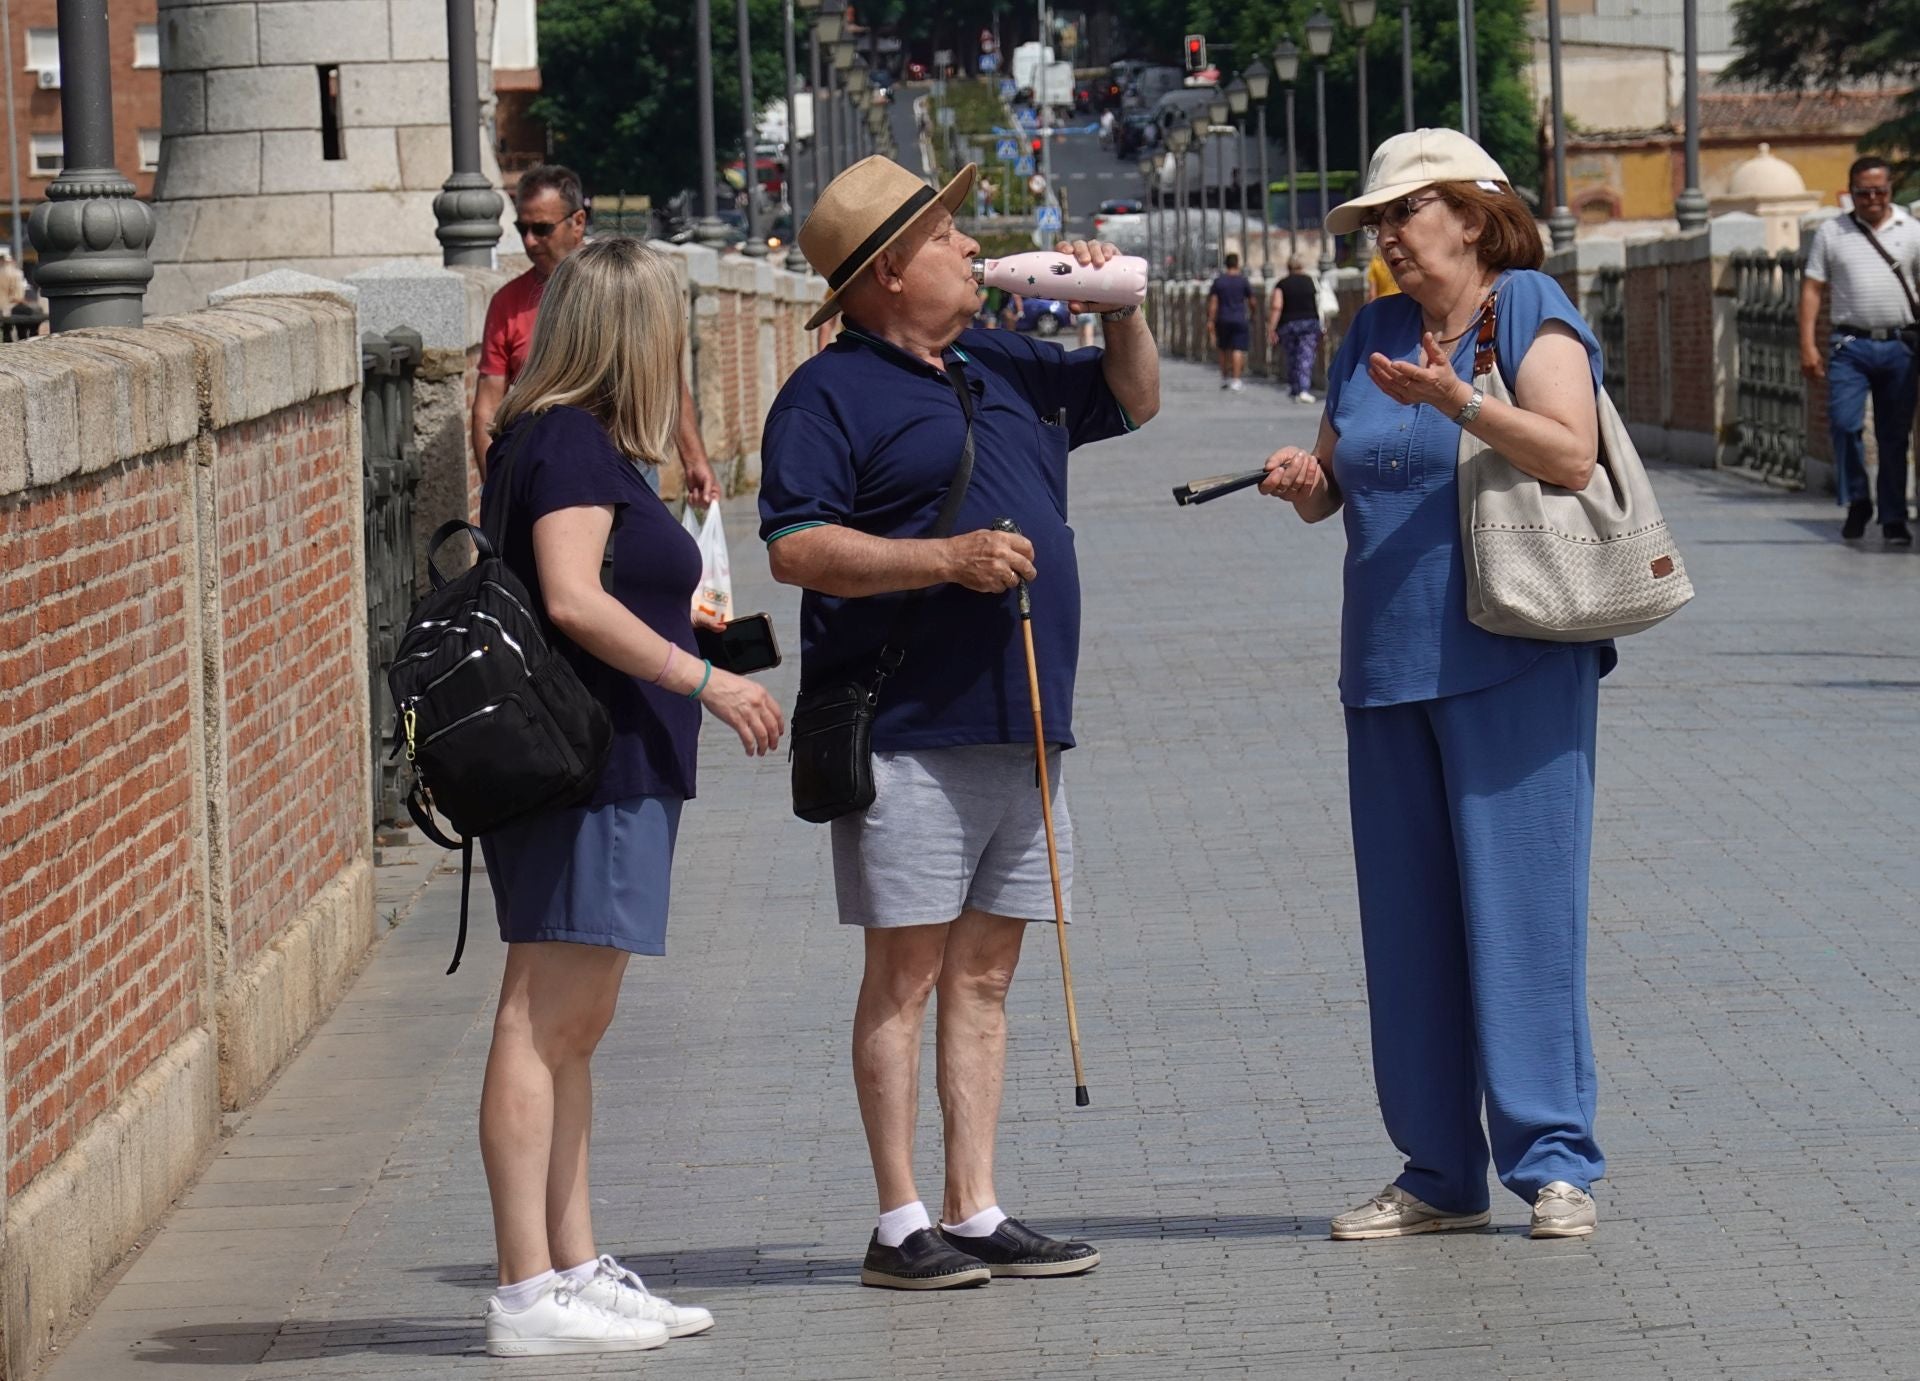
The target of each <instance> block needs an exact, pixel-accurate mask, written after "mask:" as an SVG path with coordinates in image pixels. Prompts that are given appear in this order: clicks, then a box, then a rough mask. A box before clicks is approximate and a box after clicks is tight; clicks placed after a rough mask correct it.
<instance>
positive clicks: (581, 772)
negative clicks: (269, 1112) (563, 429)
mask: <svg viewBox="0 0 1920 1381" xmlns="http://www.w3.org/2000/svg"><path fill="white" fill-rule="evenodd" d="M532 430H533V422H532V420H531V419H529V420H528V421H527V422H525V423H523V424H522V425H521V434H520V435H519V436H518V437H517V438H515V440H514V444H513V446H512V447H511V448H510V449H509V451H508V454H507V457H506V459H505V461H504V462H503V463H502V464H501V467H500V470H499V473H498V474H497V475H496V476H495V483H497V484H498V485H499V486H500V489H501V493H500V495H499V499H498V501H497V502H496V503H495V505H494V512H493V517H494V520H495V521H494V522H492V523H489V524H487V525H486V526H485V527H474V526H473V525H472V524H471V523H466V522H462V521H460V520H459V519H457V518H456V519H454V520H453V521H451V522H446V523H442V524H441V525H440V527H439V530H438V531H436V532H435V533H434V534H433V540H432V541H431V542H429V543H428V545H427V575H428V577H429V579H430V580H431V581H432V584H433V589H432V592H431V593H429V594H428V595H427V596H426V597H425V598H424V599H422V600H421V601H420V602H419V603H418V604H416V605H414V607H413V613H412V614H411V615H409V616H408V619H407V628H406V631H405V632H404V633H402V634H401V635H400V645H399V648H398V650H397V651H396V652H395V653H394V657H393V665H392V666H390V667H388V668H387V685H388V686H389V687H390V688H391V689H392V691H393V704H394V719H395V722H394V726H393V751H394V752H396V753H405V754H406V758H407V761H408V762H410V763H412V764H413V786H412V788H411V789H410V790H409V791H408V793H407V812H408V814H410V815H412V816H413V820H414V823H415V824H417V825H418V826H419V827H420V828H421V830H422V831H423V832H424V833H425V834H426V836H427V837H428V838H429V839H431V840H433V842H434V843H436V844H439V845H440V846H441V847H443V848H448V849H458V850H460V863H461V874H460V935H459V939H458V940H457V941H456V942H455V944H454V950H453V963H451V964H450V965H448V966H447V972H448V973H452V972H453V971H454V970H455V969H457V968H459V967H460V956H461V954H462V953H463V952H464V951H465V949H466V944H467V895H468V891H469V890H470V888H471V885H472V881H473V841H474V839H475V837H476V836H479V835H483V834H486V833H487V832H488V831H490V830H497V829H499V828H500V827H501V826H503V825H508V824H512V823H513V822H514V821H516V820H521V819H524V818H526V817H527V816H530V815H535V814H538V813H539V812H541V811H547V810H559V809H562V808H564V807H566V806H570V805H574V804H576V803H577V802H579V801H581V800H583V799H585V798H586V797H587V796H588V795H590V794H591V793H592V791H593V788H594V785H595V783H597V782H598V781H599V779H600V769H601V767H602V766H603V765H604V764H605V762H606V759H607V749H608V747H609V746H610V745H611V743H612V740H613V729H612V725H611V723H610V721H609V720H608V718H607V712H606V709H605V707H603V706H602V705H601V704H600V702H599V701H598V700H596V699H595V698H594V697H593V695H592V694H590V693H589V692H588V690H587V688H586V686H585V685H584V684H582V682H581V680H580V676H579V673H577V672H576V671H575V670H574V669H573V665H572V664H571V663H570V662H568V661H567V659H566V658H565V657H564V656H562V655H560V654H559V653H558V652H555V651H554V650H553V649H552V648H551V647H549V646H548V643H547V621H546V618H545V614H544V611H539V610H536V609H535V608H534V607H533V600H532V598H531V597H530V596H529V595H528V594H527V589H526V586H524V585H523V584H521V583H520V578H519V577H518V576H516V575H515V574H514V573H513V572H512V571H511V570H510V569H508V567H507V563H506V561H505V560H504V559H503V558H502V557H501V554H500V553H501V551H502V549H503V548H504V547H505V546H506V529H507V515H508V513H509V511H510V509H511V507H512V503H513V489H512V483H513V461H514V457H515V455H517V454H518V453H519V451H520V449H521V447H522V446H524V445H525V443H526V439H527V436H528V435H529V434H530V433H531V432H532ZM463 532H464V533H466V534H467V535H468V536H470V537H471V538H472V539H473V546H474V550H475V552H476V554H477V557H478V559H477V560H476V561H475V562H474V564H473V566H472V568H471V569H469V570H467V571H466V572H464V573H463V574H461V575H458V576H455V577H454V578H452V579H451V580H449V579H448V578H447V577H446V576H444V575H442V574H441V573H440V570H439V568H438V567H436V566H435V565H434V563H433V558H434V554H435V553H436V552H438V551H439V549H440V547H441V545H442V544H443V543H445V542H446V541H448V540H449V539H450V538H453V537H455V536H457V535H459V534H460V533H463ZM436 810H437V811H439V812H440V814H442V815H444V816H446V818H447V820H448V821H449V822H451V824H452V825H453V827H454V829H455V830H456V831H458V832H459V834H460V836H461V838H460V839H459V840H458V841H455V840H453V839H450V838H448V837H447V835H446V834H445V833H444V832H443V831H442V830H441V829H440V828H439V827H438V826H437V825H436V824H435V823H434V820H433V812H434V811H436Z"/></svg>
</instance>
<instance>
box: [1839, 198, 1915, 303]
mask: <svg viewBox="0 0 1920 1381" xmlns="http://www.w3.org/2000/svg"><path fill="white" fill-rule="evenodd" d="M1847 214H1848V215H1849V216H1851V217H1852V218H1853V223H1854V224H1855V225H1856V226H1858V227H1859V228H1860V233H1861V234H1862V235H1865V236H1866V237H1867V243H1868V244H1870V245H1872V246H1873V252H1874V253H1875V254H1878V255H1879V256H1880V257H1881V258H1882V259H1884V260H1886V263H1887V267H1888V268H1890V269H1892V270H1893V276H1894V279H1895V281H1896V282H1898V283H1899V284H1900V291H1901V292H1903V293H1905V294H1906V295H1907V311H1908V313H1909V314H1910V315H1911V316H1912V317H1913V319H1914V320H1915V321H1920V301H1916V300H1915V298H1914V295H1913V287H1912V285H1911V284H1909V283H1908V282H1907V275H1906V274H1904V273H1902V272H1901V271H1900V265H1899V263H1898V262H1897V261H1896V260H1895V259H1894V257H1893V256H1892V255H1891V254H1889V253H1887V247H1886V246H1885V245H1883V244H1881V243H1880V237H1879V236H1878V235H1876V234H1874V233H1873V227H1872V226H1870V225H1868V224H1867V223H1866V222H1865V221H1863V220H1861V219H1860V213H1859V212H1858V211H1849V212H1848V213H1847Z"/></svg>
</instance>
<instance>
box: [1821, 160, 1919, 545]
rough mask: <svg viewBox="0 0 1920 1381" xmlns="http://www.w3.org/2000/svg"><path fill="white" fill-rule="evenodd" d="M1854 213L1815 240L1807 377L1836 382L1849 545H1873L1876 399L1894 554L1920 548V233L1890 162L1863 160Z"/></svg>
mask: <svg viewBox="0 0 1920 1381" xmlns="http://www.w3.org/2000/svg"><path fill="white" fill-rule="evenodd" d="M1847 182H1848V191H1849V193H1850V195H1851V196H1852V198H1853V210H1852V211H1851V212H1848V213H1845V214H1842V215H1839V216H1835V217H1834V218H1833V219H1832V220H1830V221H1828V222H1826V223H1825V224H1824V225H1822V226H1821V227H1820V229H1819V230H1818V231H1817V232H1815V234H1814V237H1813V242H1812V243H1811V244H1810V245H1809V246H1808V247H1807V264H1806V269H1805V272H1804V273H1803V274H1802V276H1801V279H1800V372H1801V373H1803V374H1805V375H1806V376H1807V378H1809V379H1820V378H1825V379H1826V380H1827V425H1828V427H1829V429H1830V430H1831V433H1832V436H1833V470H1834V489H1835V492H1836V493H1837V495H1838V497H1839V501H1840V503H1841V504H1842V505H1843V506H1845V508H1846V510H1847V520H1846V523H1845V525H1844V526H1843V527H1842V528H1841V529H1840V535H1841V536H1843V537H1845V538H1847V539H1848V540H1849V541H1853V540H1857V539H1858V538H1860V537H1863V536H1865V535H1866V531H1867V523H1868V522H1869V521H1871V520H1872V518H1873V510H1874V498H1873V496H1872V494H1871V493H1870V491H1869V490H1868V487H1867V453H1866V437H1865V431H1866V410H1867V398H1868V397H1869V396H1871V397H1872V399H1873V430H1874V434H1875V439H1876V440H1877V441H1878V443H1879V453H1880V474H1879V480H1878V484H1877V485H1876V489H1877V491H1878V498H1879V506H1880V531H1881V533H1882V535H1883V536H1884V537H1885V539H1886V542H1887V544H1888V545H1889V546H1896V547H1908V546H1912V545H1913V532H1912V530H1911V529H1910V528H1909V527H1908V526H1907V445H1908V442H1909V440H1910V439H1911V437H1912V433H1913V415H1914V406H1915V401H1916V396H1917V395H1920V374H1916V368H1915V346H1916V333H1920V326H1916V324H1915V323H1916V321H1920V288H1917V287H1916V285H1917V284H1920V224H1916V223H1915V222H1914V220H1913V218H1912V217H1911V216H1909V215H1907V213H1906V212H1905V211H1902V210H1901V209H1900V208H1899V207H1897V206H1895V205H1894V204H1893V175H1892V172H1891V170H1890V169H1889V168H1888V167H1887V162H1886V160H1885V159H1883V158H1873V157H1867V158H1859V159H1856V160H1854V164H1853V167H1852V168H1851V169H1849V170H1848V174H1847ZM1829 291H1830V292H1831V293H1832V301H1831V315H1832V320H1833V331H1832V334H1831V336H1830V337H1829V340H1828V352H1827V353H1826V354H1825V355H1823V354H1822V353H1821V351H1820V348H1819V346H1818V344H1817V343H1816V340H1815V337H1816V335H1817V334H1818V322H1819V318H1820V299H1821V295H1822V293H1823V292H1829Z"/></svg>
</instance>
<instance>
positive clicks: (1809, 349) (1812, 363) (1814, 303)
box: [1800, 274, 1827, 379]
mask: <svg viewBox="0 0 1920 1381" xmlns="http://www.w3.org/2000/svg"><path fill="white" fill-rule="evenodd" d="M1826 286H1827V285H1826V284H1825V283H1822V282H1821V281H1820V280H1819V279H1818V278H1809V277H1807V276H1806V275H1805V274H1802V275H1801V276H1800V372H1801V373H1802V374H1804V375H1806V376H1807V377H1808V378H1809V379H1824V378H1826V377H1827V360H1826V357H1825V356H1824V355H1822V354H1821V353H1820V345H1819V342H1818V334H1819V330H1820V302H1821V298H1822V296H1823V294H1824V293H1825V291H1826Z"/></svg>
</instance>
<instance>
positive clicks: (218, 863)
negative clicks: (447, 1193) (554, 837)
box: [0, 300, 373, 1376]
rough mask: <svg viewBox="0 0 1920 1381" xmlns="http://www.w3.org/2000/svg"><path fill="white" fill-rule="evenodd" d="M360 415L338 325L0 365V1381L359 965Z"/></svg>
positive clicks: (363, 900) (287, 305)
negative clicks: (0, 1093)
mask: <svg viewBox="0 0 1920 1381" xmlns="http://www.w3.org/2000/svg"><path fill="white" fill-rule="evenodd" d="M358 382H359V346H358V341H357V337H356V334H355V325H354V315H353V312H352V310H351V308H349V307H347V306H345V305H344V304H340V303H336V302H331V301H325V300H301V301H292V300H283V301H254V302H246V303H237V304H234V305H230V306H224V307H218V308H214V309H210V310H207V311H203V312H197V313H193V314H191V315H188V316H182V317H174V318H157V319H153V320H150V321H149V322H148V324H147V325H146V327H145V328H144V329H141V330H106V331H80V332H73V333H69V334H66V335H62V336H59V337H51V338H42V339H40V340H37V341H33V342H29V343H25V344H18V345H11V346H7V347H5V348H4V349H0V861H3V862H4V866H0V1060H4V1070H3V1071H0V1072H3V1073H4V1078H5V1084H6V1103H5V1117H6V1143H5V1157H6V1194H7V1200H6V1209H5V1214H4V1216H0V1283H3V1284H4V1297H3V1298H0V1337H4V1352H5V1355H4V1362H5V1367H6V1370H5V1374H6V1375H9V1376H16V1375H23V1374H25V1373H26V1372H27V1371H28V1370H29V1369H30V1368H31V1367H32V1366H33V1365H34V1363H35V1361H36V1359H37V1358H38V1357H39V1356H40V1355H41V1353H42V1352H43V1351H44V1349H45V1348H46V1346H47V1345H48V1343H49V1341H50V1340H51V1338H52V1337H53V1336H54V1334H55V1333H56V1332H57V1330H58V1329H59V1328H60V1327H61V1326H62V1325H63V1324H64V1323H65V1321H66V1318H67V1315H68V1312H69V1311H70V1310H71V1309H73V1308H74V1307H76V1306H77V1305H80V1304H82V1303H83V1302H84V1301H85V1299H86V1297H87V1295H88V1294H89V1292H90V1291H91V1290H92V1288H93V1286H94V1284H95V1282H96V1281H97V1280H98V1279H99V1278H100V1276H101V1275H102V1274H103V1273H105V1272H106V1271H107V1270H109V1269H111V1267H112V1266H113V1265H114V1264H115V1262H116V1261H117V1260H118V1259H119V1257H120V1255H121V1253H122V1252H124V1251H125V1250H126V1249H127V1248H128V1247H129V1246H130V1245H131V1244H132V1243H133V1242H134V1241H135V1240H136V1239H137V1238H138V1236H139V1234H140V1233H141V1232H143V1231H144V1230H145V1229H146V1228H147V1227H149V1226H150V1225H151V1224H152V1222H153V1221H154V1219H155V1218H157V1217H158V1215H159V1214H160V1213H162V1212H164V1211H165V1208H166V1206H167V1204H168V1202H170V1200H171V1199H172V1197H173V1196H174V1195H175V1194H176V1193H177V1192H178V1190H179V1189H180V1188H181V1186H182V1185H183V1184H184V1183H185V1182H186V1181H187V1179H188V1178H189V1177H190V1176H191V1175H192V1173H193V1172H194V1170H195V1168H196V1167H197V1164H198V1161H199V1158H200V1156H201V1155H202V1154H204V1152H205V1150H206V1149H207V1148H208V1147H209V1146H210V1145H211V1144H212V1142H213V1141H214V1139H215V1137H216V1136H217V1135H218V1133H219V1127H220V1111H221V1108H222V1106H223V1104H224V1106H226V1107H230V1108H231V1107H237V1106H239V1105H241V1104H243V1103H244V1102H246V1101H247V1100H248V1099H250V1098H251V1097H252V1096H253V1095H254V1094H255V1093H256V1092H257V1091H258V1090H259V1088H260V1087H261V1086H262V1085H263V1084H264V1083H265V1081H266V1080H267V1079H268V1078H269V1077H271V1075H272V1073H273V1071H274V1069H275V1068H277V1066H278V1065H279V1063H280V1061H281V1060H282V1059H284V1057H285V1056H286V1055H287V1054H288V1053H289V1052H290V1051H291V1049H292V1048H293V1047H294V1046H295V1045H296V1044H297V1043H298V1041H299V1040H300V1039H301V1037H302V1036H304V1035H305V1033H306V1031H307V1030H309V1029H310V1028H311V1026H312V1024H313V1023H314V1022H315V1021H317V1020H318V1019H319V1017H320V1016H321V1015H322V1014H323V1013H324V1011H325V1009H326V1007H327V1006H328V1005H330V1004H331V1002H332V1000H333V999H334V997H335V996H337V995H338V993H339V992H340V991H341V990H342V988H343V987H344V983H345V980H346V977H347V976H348V975H349V974H350V973H351V971H352V968H353V965H354V963H355V962H356V961H357V959H358V956H359V954H360V952H361V951H362V950H363V949H364V948H365V946H366V944H368V943H370V941H371V938H372V934H373V894H372V867H371V840H370V829H369V816H370V804H369V798H370V794H371V787H370V782H369V772H370V764H369V757H368V747H367V733H368V730H367V709H366V706H365V703H364V701H365V695H366V689H365V688H366V684H367V681H366V671H365V659H366V636H365V626H366V594H365V583H364V577H363V574H362V563H363V562H364V553H363V551H362V536H361V525H362V520H361V513H360V507H361V505H360V435H359V408H358V402H359V398H358V388H357V385H358ZM109 1114H111V1115H109Z"/></svg>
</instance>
